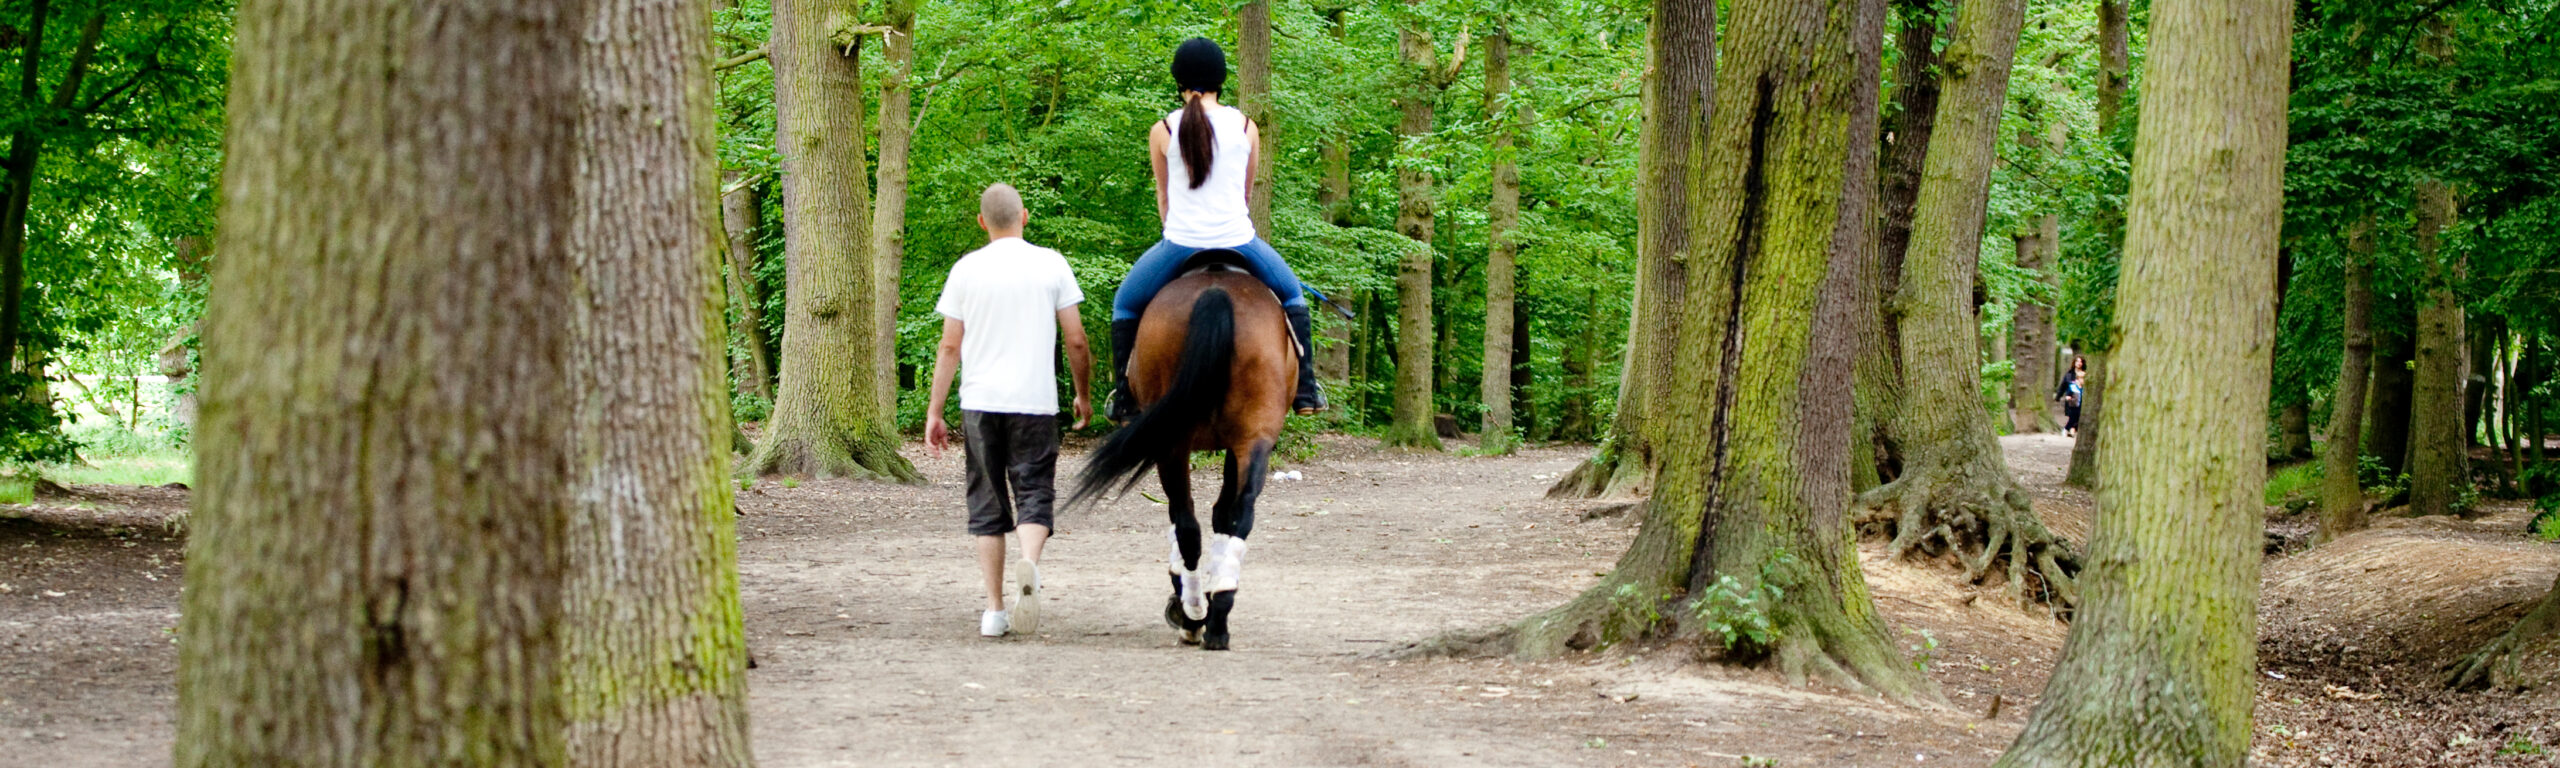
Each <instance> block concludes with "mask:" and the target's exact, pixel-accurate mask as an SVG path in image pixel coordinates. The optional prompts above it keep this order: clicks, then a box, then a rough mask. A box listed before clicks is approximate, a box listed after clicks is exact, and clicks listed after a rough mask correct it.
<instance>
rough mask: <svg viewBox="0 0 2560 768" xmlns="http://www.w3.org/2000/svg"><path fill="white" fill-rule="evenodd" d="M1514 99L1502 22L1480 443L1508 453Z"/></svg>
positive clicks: (1489, 38) (1494, 50)
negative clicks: (1482, 420)
mask: <svg viewBox="0 0 2560 768" xmlns="http://www.w3.org/2000/svg"><path fill="white" fill-rule="evenodd" d="M1513 109H1514V108H1513V105H1512V102H1511V34H1510V32H1509V30H1507V29H1502V28H1496V29H1495V30H1494V31H1493V33H1492V34H1488V35H1486V36H1485V41H1484V112H1485V119H1486V120H1487V121H1489V122H1491V123H1492V124H1493V126H1494V128H1493V201H1492V203H1491V204H1490V205H1488V206H1487V208H1488V210H1487V211H1486V215H1485V242H1486V243H1487V244H1488V246H1489V247H1488V248H1487V249H1486V250H1487V253H1486V254H1485V268H1484V365H1483V366H1481V367H1482V368H1483V369H1484V371H1483V376H1482V382H1483V386H1482V387H1481V396H1482V398H1483V401H1484V426H1483V432H1482V433H1481V434H1482V439H1481V442H1480V445H1479V449H1480V450H1482V451H1484V452H1487V453H1499V454H1508V453H1511V452H1512V451H1513V450H1514V449H1516V448H1518V447H1519V446H1518V441H1517V440H1515V439H1513V437H1512V435H1511V370H1510V369H1511V366H1509V365H1507V364H1506V363H1508V362H1510V360H1511V343H1512V340H1511V325H1512V324H1511V314H1512V311H1513V307H1512V302H1513V299H1514V293H1513V292H1514V290H1515V289H1514V286H1513V281H1514V270H1515V267H1514V266H1513V264H1512V259H1513V257H1514V256H1515V255H1516V254H1517V253H1518V252H1519V250H1520V247H1519V245H1518V244H1517V243H1514V242H1513V240H1512V238H1513V237H1514V233H1515V232H1516V231H1517V230H1518V229H1519V228H1520V158H1519V154H1518V151H1517V150H1516V149H1514V148H1513V142H1514V141H1515V139H1514V138H1513V134H1514V133H1515V132H1516V128H1517V126H1518V125H1519V124H1520V122H1521V121H1519V120H1517V119H1515V117H1514V113H1513Z"/></svg>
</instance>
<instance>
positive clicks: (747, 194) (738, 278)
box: [720, 171, 773, 402]
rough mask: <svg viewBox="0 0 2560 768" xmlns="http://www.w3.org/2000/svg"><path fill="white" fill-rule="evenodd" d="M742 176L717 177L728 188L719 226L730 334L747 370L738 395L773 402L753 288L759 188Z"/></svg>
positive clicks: (760, 220) (769, 353)
mask: <svg viewBox="0 0 2560 768" xmlns="http://www.w3.org/2000/svg"><path fill="white" fill-rule="evenodd" d="M743 175H744V174H742V173H740V172H738V171H729V172H726V173H724V174H722V179H723V180H724V181H725V182H726V183H728V184H730V185H733V186H734V187H735V188H733V189H730V190H729V191H728V192H727V193H726V194H723V195H721V196H720V222H721V225H722V227H723V228H724V229H725V230H726V232H727V233H728V248H727V249H726V250H727V252H728V258H726V259H724V260H723V261H726V262H727V265H728V268H729V302H730V303H731V304H735V305H737V308H738V324H737V326H736V328H735V330H732V331H730V333H731V334H733V335H735V336H736V337H737V339H738V342H739V344H740V345H742V346H745V347H746V348H747V356H746V363H747V366H746V367H747V370H746V372H745V375H743V376H740V377H738V378H739V381H738V383H737V386H738V391H740V392H745V393H749V394H753V395H755V396H757V397H761V398H764V399H765V401H766V402H771V401H772V400H773V339H772V338H771V337H770V336H768V335H766V333H765V329H764V294H763V293H762V292H760V291H758V290H756V287H757V285H758V283H757V281H756V239H757V238H759V237H761V236H763V233H764V186H763V182H761V181H751V182H748V183H743V184H741V183H739V182H740V181H741V177H742V176H743Z"/></svg>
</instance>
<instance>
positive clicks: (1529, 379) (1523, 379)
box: [1504, 310, 1538, 434]
mask: <svg viewBox="0 0 2560 768" xmlns="http://www.w3.org/2000/svg"><path fill="white" fill-rule="evenodd" d="M1531 349H1532V347H1531V345H1530V343H1529V313H1528V312H1527V311H1525V310H1524V311H1514V312H1512V313H1511V359H1510V360H1509V361H1507V362H1506V363H1505V365H1504V367H1506V368H1509V369H1511V426H1512V427H1513V428H1515V429H1519V430H1521V431H1522V433H1524V434H1526V433H1528V432H1531V431H1534V430H1535V429H1537V425H1538V411H1537V408H1538V400H1537V398H1536V397H1533V396H1531V393H1530V391H1529V387H1530V386H1531V385H1532V384H1535V383H1536V381H1537V380H1536V377H1535V375H1534V371H1533V369H1531V367H1530V362H1531V358H1532V357H1533V355H1531V354H1530V351H1531Z"/></svg>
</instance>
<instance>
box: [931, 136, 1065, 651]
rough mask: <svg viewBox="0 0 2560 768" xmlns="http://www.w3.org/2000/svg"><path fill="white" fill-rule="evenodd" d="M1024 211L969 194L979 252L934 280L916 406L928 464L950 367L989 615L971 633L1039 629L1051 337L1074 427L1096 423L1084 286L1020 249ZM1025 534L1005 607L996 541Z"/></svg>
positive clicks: (1052, 410) (1050, 443)
mask: <svg viewBox="0 0 2560 768" xmlns="http://www.w3.org/2000/svg"><path fill="white" fill-rule="evenodd" d="M1029 217H1030V216H1029V214H1028V213H1026V212H1025V211H1023V209H1022V195H1021V193H1019V192H1015V191H1014V189H1013V187H1011V186H1008V185H1004V184H997V185H994V186H991V187H988V188H987V191H986V192H985V193H983V194H980V195H979V196H978V227H979V228H981V229H984V230H986V231H987V245H986V247H984V248H980V249H978V250H975V251H971V252H970V253H969V255H966V256H962V257H960V261H959V262H958V263H956V264H953V265H951V275H950V276H949V277H947V278H945V279H944V280H943V283H942V300H941V301H940V302H938V303H936V304H935V305H934V311H935V312H938V313H940V314H941V315H942V344H941V346H940V348H939V349H938V350H937V351H936V353H935V355H934V360H933V398H932V401H931V405H930V406H928V407H927V409H926V411H925V422H924V441H925V447H926V448H927V449H928V450H930V451H932V453H933V456H934V457H935V458H941V457H942V449H943V447H944V446H947V445H950V443H951V430H950V427H949V426H948V425H946V424H945V423H944V422H943V420H942V412H943V405H944V403H945V402H946V401H945V400H944V397H945V396H946V395H949V394H950V392H951V375H952V370H953V368H954V365H955V364H957V367H959V368H965V369H967V370H968V372H969V375H968V377H967V378H965V379H963V380H961V382H960V432H961V440H962V442H963V444H964V445H965V446H966V449H967V450H966V457H967V459H968V461H967V464H968V468H969V535H971V536H975V537H977V540H978V568H979V570H980V571H981V572H983V573H984V575H985V576H986V587H987V608H986V613H985V614H983V615H981V616H979V619H978V634H979V635H982V636H986V637H1002V636H1004V635H1005V633H1007V632H1009V631H1014V630H1019V631H1021V632H1022V633H1023V634H1026V635H1027V634H1032V633H1034V632H1037V631H1039V624H1040V547H1041V545H1042V544H1044V543H1046V542H1047V541H1048V539H1049V529H1050V527H1051V517H1050V515H1051V509H1050V507H1051V506H1052V504H1051V502H1052V500H1053V499H1055V498H1056V496H1057V492H1056V490H1055V489H1056V479H1057V474H1058V384H1057V381H1058V380H1057V368H1056V364H1055V362H1054V361H1055V360H1056V353H1055V352H1054V351H1053V350H1055V349H1056V348H1057V347H1056V345H1057V343H1058V341H1059V339H1060V338H1061V337H1062V336H1063V338H1064V339H1065V341H1066V344H1067V362H1068V364H1069V365H1072V366H1074V370H1073V374H1074V377H1075V383H1076V399H1075V412H1076V424H1075V426H1076V428H1078V429H1082V428H1083V427H1084V425H1085V423H1086V422H1087V421H1088V420H1090V419H1092V418H1093V404H1092V401H1091V400H1090V399H1088V397H1087V393H1088V391H1089V384H1090V379H1091V378H1092V371H1093V352H1092V350H1091V349H1089V348H1087V347H1086V345H1085V338H1084V319H1083V318H1082V317H1081V316H1079V315H1077V314H1076V305H1077V304H1079V303H1082V302H1083V301H1084V291H1083V290H1082V289H1079V288H1077V287H1076V277H1075V273H1074V271H1073V270H1071V269H1069V268H1068V267H1067V259H1066V257H1065V256H1061V255H1059V254H1058V252H1057V251H1053V250H1049V249H1047V248H1042V247H1040V246H1036V245H1032V244H1030V243H1028V242H1024V241H1023V239H1022V225H1023V223H1024V221H1025V220H1026V219H1028V218H1029ZM1012 531H1019V532H1021V534H1022V563H1021V565H1020V566H1019V567H1018V568H1016V569H1015V574H1014V581H1015V584H1016V589H1015V591H1016V595H1017V597H1016V599H1015V600H1014V604H1013V609H1012V610H1010V611H1007V610H1006V609H1005V604H1004V598H1005V589H1004V535H1005V534H1006V533H1007V532H1012Z"/></svg>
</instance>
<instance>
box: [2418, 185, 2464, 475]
mask: <svg viewBox="0 0 2560 768" xmlns="http://www.w3.org/2000/svg"><path fill="white" fill-rule="evenodd" d="M2417 209H2418V210H2417V218H2418V228H2417V240H2418V258H2419V260H2420V264H2422V265H2423V267H2422V268H2423V269H2424V270H2425V274H2424V275H2423V276H2422V277H2421V278H2420V279H2421V280H2422V281H2423V284H2424V285H2426V286H2427V293H2426V296H2424V297H2423V298H2420V299H2419V300H2418V329H2417V333H2416V334H2414V336H2415V338H2416V357H2415V360H2416V365H2415V366H2414V367H2412V368H2411V369H2410V370H2411V373H2412V374H2413V377H2412V381H2411V384H2410V397H2409V405H2410V407H2409V514H2412V515H2447V514H2453V513H2455V512H2457V511H2463V510H2459V509H2457V507H2458V506H2459V504H2458V503H2457V502H2458V501H2459V500H2460V499H2461V497H2462V492H2463V491H2464V490H2466V489H2468V488H2470V487H2471V471H2470V465H2471V462H2470V458H2471V451H2470V446H2471V439H2470V435H2468V434H2465V433H2466V432H2468V429H2467V427H2469V426H2470V424H2469V422H2468V421H2466V420H2465V419H2464V418H2463V414H2462V390H2463V384H2464V381H2463V379H2464V378H2465V377H2466V375H2467V372H2466V370H2465V369H2466V368H2467V367H2468V366H2466V365H2465V364H2464V360H2463V358H2464V357H2465V356H2466V355H2465V354H2464V353H2465V352H2466V351H2468V350H2467V349H2466V348H2465V346H2464V342H2463V333H2462V331H2463V323H2462V321H2463V317H2462V298H2461V296H2459V295H2457V294H2456V293H2455V283H2456V282H2457V281H2458V280H2459V275H2460V274H2461V271H2462V267H2461V265H2460V264H2459V263H2457V262H2458V261H2459V258H2460V257H2458V256H2454V255H2452V254H2450V253H2448V252H2447V251H2449V250H2450V249H2448V248H2445V247H2444V231H2445V229H2446V228H2448V227H2450V226H2452V224H2453V216H2454V199H2453V190H2452V188H2451V187H2449V186H2447V185H2446V184H2445V183H2444V182H2442V181H2438V180H2435V179H2426V180H2422V181H2420V182H2418V201H2417Z"/></svg>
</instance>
